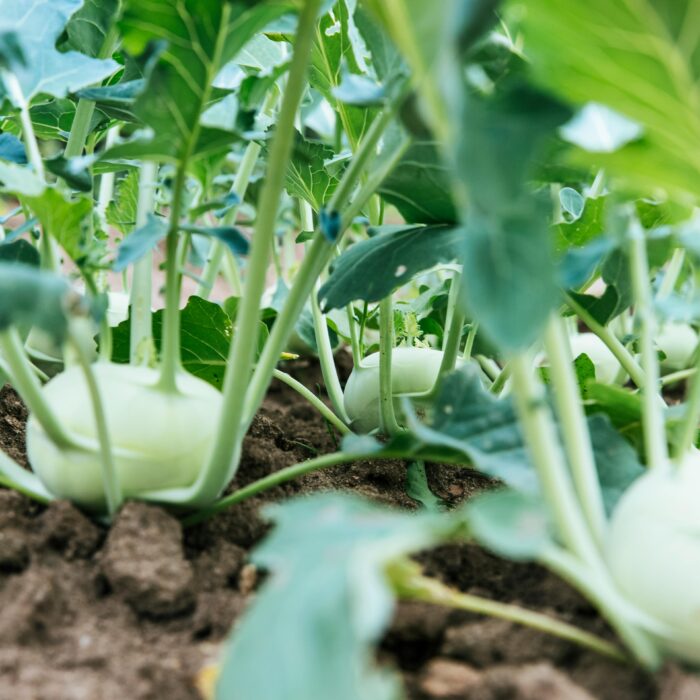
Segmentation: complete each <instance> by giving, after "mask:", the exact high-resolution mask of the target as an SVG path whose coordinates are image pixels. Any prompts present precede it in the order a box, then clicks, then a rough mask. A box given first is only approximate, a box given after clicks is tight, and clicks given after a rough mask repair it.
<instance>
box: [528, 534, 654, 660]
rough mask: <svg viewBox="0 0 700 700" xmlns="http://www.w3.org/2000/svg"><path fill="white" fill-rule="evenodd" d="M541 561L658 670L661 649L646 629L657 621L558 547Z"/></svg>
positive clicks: (604, 577) (548, 552)
mask: <svg viewBox="0 0 700 700" xmlns="http://www.w3.org/2000/svg"><path fill="white" fill-rule="evenodd" d="M539 560H540V562H541V563H542V564H543V565H544V566H546V567H547V568H548V569H550V570H551V571H553V572H554V573H555V574H557V576H559V577H560V578H562V579H563V580H564V581H566V582H567V583H569V584H570V585H571V586H573V587H574V588H576V589H578V590H579V591H581V593H583V595H585V596H586V597H587V598H588V599H589V600H590V601H591V602H592V603H593V604H594V605H595V606H596V607H597V608H598V610H600V612H601V613H602V614H603V616H604V617H605V618H607V620H608V621H609V622H610V624H611V625H612V627H613V628H614V629H615V631H616V632H617V634H618V635H619V636H620V638H621V639H622V641H623V642H624V643H625V644H626V645H627V647H628V648H629V649H630V650H631V652H632V654H633V655H634V656H635V658H637V659H638V660H639V661H640V662H641V663H642V664H643V665H644V666H645V667H646V668H649V669H652V670H653V669H656V668H658V666H659V664H660V662H661V655H660V653H659V649H658V648H657V646H656V644H655V643H654V641H653V638H652V637H651V635H650V634H649V633H648V632H647V631H646V630H645V629H644V627H643V625H644V626H646V627H650V626H651V625H652V624H653V620H652V619H651V618H649V617H647V616H646V615H645V614H644V613H643V612H642V611H640V610H639V609H637V608H635V607H633V606H632V604H631V603H629V602H628V601H627V600H626V599H625V598H624V597H623V595H622V594H621V593H620V592H619V591H618V590H617V589H616V588H615V586H614V584H613V583H612V581H611V580H610V577H609V576H607V575H606V576H600V575H596V572H595V571H593V570H591V569H590V568H589V567H587V566H586V565H585V564H584V563H583V562H581V561H580V560H578V559H576V558H575V557H574V556H572V555H571V554H569V553H568V552H565V551H563V550H561V549H558V548H554V547H552V548H550V549H549V550H547V551H546V552H545V553H544V554H543V555H541V556H540V557H539ZM647 623H649V624H647Z"/></svg>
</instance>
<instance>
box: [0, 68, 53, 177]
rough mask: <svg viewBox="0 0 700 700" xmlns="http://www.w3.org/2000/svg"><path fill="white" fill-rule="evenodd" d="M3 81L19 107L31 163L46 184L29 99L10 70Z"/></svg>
mask: <svg viewBox="0 0 700 700" xmlns="http://www.w3.org/2000/svg"><path fill="white" fill-rule="evenodd" d="M2 80H3V82H4V83H5V87H6V88H7V92H8V94H9V95H10V97H11V98H12V100H13V101H14V102H15V104H16V105H17V106H18V107H19V118H20V121H21V123H22V135H23V136H24V145H25V146H26V148H27V155H28V156H29V162H30V163H31V165H32V167H33V168H34V172H35V173H36V174H37V176H38V177H39V178H40V179H41V180H42V181H44V182H45V181H46V173H45V171H44V161H43V160H42V158H41V152H40V151H39V144H38V142H37V140H36V134H35V133H34V126H33V125H32V117H31V115H30V113H29V103H28V102H27V99H26V98H25V96H24V93H23V92H22V87H21V86H20V84H19V81H18V80H17V77H16V76H15V74H14V73H12V72H10V71H8V70H3V71H2Z"/></svg>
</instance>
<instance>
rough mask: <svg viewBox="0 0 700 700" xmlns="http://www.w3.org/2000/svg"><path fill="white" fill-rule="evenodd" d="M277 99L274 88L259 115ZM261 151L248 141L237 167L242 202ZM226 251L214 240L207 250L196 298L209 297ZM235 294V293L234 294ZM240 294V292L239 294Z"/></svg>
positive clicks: (229, 217) (232, 215)
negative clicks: (207, 253)
mask: <svg viewBox="0 0 700 700" xmlns="http://www.w3.org/2000/svg"><path fill="white" fill-rule="evenodd" d="M278 98H279V95H278V92H277V90H276V88H273V89H271V90H270V92H268V94H267V96H266V97H265V101H264V102H263V104H262V107H261V113H262V114H265V115H269V114H271V113H272V111H273V110H274V108H275V105H276V104H277V100H278ZM261 151H262V145H261V144H259V143H257V142H256V141H250V142H249V143H248V145H247V146H246V149H245V152H244V153H243V158H242V159H241V163H240V165H239V168H238V171H237V172H236V177H235V178H234V181H233V192H235V193H236V195H238V198H239V199H240V201H241V202H242V201H243V199H244V198H245V193H246V191H247V189H248V185H249V184H250V178H251V176H252V175H253V171H254V170H255V166H256V165H257V162H258V158H259V157H260V152H261ZM237 214H238V206H235V207H233V208H232V209H231V210H230V211H229V212H227V214H226V217H225V219H224V222H225V224H226V225H233V224H234V223H235V221H236V215H237ZM227 253H228V249H227V248H226V246H225V245H224V243H223V242H222V241H219V240H214V241H213V242H212V245H211V248H210V250H209V255H208V256H207V262H206V264H205V266H204V270H203V271H202V282H201V283H200V285H199V287H198V288H197V292H196V294H197V296H200V297H202V298H203V299H208V298H209V296H210V295H211V291H212V289H213V287H214V283H215V282H216V278H217V276H218V274H219V270H220V269H221V265H222V262H223V261H224V260H225V259H226V257H228V256H227ZM234 293H235V292H234ZM239 294H240V292H239Z"/></svg>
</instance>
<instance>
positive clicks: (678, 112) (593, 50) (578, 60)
mask: <svg viewBox="0 0 700 700" xmlns="http://www.w3.org/2000/svg"><path fill="white" fill-rule="evenodd" d="M526 6H527V12H526V13H524V14H523V20H524V22H523V31H524V35H525V46H526V51H527V54H528V56H529V57H530V59H531V60H532V68H533V71H534V74H535V76H536V77H537V79H538V80H539V81H540V82H541V84H542V85H546V86H547V87H549V88H551V89H552V90H555V91H556V92H557V93H558V94H560V95H562V96H563V97H565V98H567V99H569V100H571V101H572V102H575V103H580V104H583V103H586V102H591V101H592V102H597V103H601V104H604V105H607V106H608V107H611V108H612V109H614V110H615V111H617V112H620V113H621V114H623V115H625V116H626V117H628V118H629V119H632V120H634V121H636V122H638V123H639V124H641V125H642V126H643V128H644V139H643V143H640V144H637V143H632V144H630V145H629V146H625V147H623V148H622V149H621V150H619V151H617V152H615V153H613V154H610V155H611V157H609V158H603V157H600V158H597V160H598V162H599V163H600V164H601V165H603V164H605V165H606V166H608V167H612V168H613V169H614V171H615V172H616V173H617V174H618V175H621V176H622V177H624V178H626V179H627V180H634V181H637V182H640V180H643V181H645V183H651V182H653V183H654V186H655V187H660V186H665V187H667V188H668V189H671V190H678V189H685V190H686V191H688V192H690V193H692V194H693V195H695V193H696V191H697V178H698V173H699V172H700V112H699V111H698V99H699V97H700V93H699V92H698V79H699V78H700V60H699V57H700V43H699V41H698V35H697V32H696V31H695V29H696V24H697V17H696V14H695V13H696V11H697V7H696V3H695V0H677V1H675V2H666V0H635V2H625V1H624V0H593V1H592V2H586V3H581V2H578V0H562V2H559V0H557V1H556V2H553V1H552V0H535V1H534V2H530V0H528V2H527V3H526ZM640 149H642V150H643V152H644V156H643V157H639V156H640V155H641V152H642V150H640ZM628 155H629V157H628ZM659 165H661V166H662V167H661V168H659V167H658V166H659ZM664 166H665V167H664Z"/></svg>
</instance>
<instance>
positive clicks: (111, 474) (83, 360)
mask: <svg viewBox="0 0 700 700" xmlns="http://www.w3.org/2000/svg"><path fill="white" fill-rule="evenodd" d="M72 345H73V348H74V350H75V352H76V356H77V358H78V363H79V364H80V366H81V368H82V370H83V375H84V376H85V382H86V384H87V388H88V393H89V394H90V403H91V404H92V413H93V416H94V418H95V427H96V429H97V439H98V441H99V445H100V459H101V465H102V485H103V487H104V491H105V500H106V501H107V513H108V515H109V516H110V518H111V517H112V516H114V514H115V513H116V512H117V511H118V510H119V507H120V506H121V504H122V492H121V488H120V486H119V477H118V475H117V470H116V468H115V466H114V454H113V452H112V444H111V440H110V437H109V428H108V426H107V415H106V414H105V407H104V401H103V400H102V396H101V394H100V388H99V386H98V385H97V379H96V378H95V373H94V372H93V370H92V365H91V363H90V358H89V357H88V353H87V352H86V350H85V347H84V346H83V343H82V342H81V340H80V338H75V339H73V340H72Z"/></svg>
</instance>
